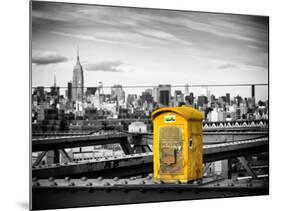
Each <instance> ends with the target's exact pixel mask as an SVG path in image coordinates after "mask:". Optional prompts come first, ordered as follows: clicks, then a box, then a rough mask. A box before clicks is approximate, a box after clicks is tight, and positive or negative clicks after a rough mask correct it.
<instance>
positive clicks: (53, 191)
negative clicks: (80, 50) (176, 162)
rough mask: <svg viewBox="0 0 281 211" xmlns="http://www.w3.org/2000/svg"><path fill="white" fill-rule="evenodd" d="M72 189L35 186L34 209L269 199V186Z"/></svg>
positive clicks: (147, 186)
mask: <svg viewBox="0 0 281 211" xmlns="http://www.w3.org/2000/svg"><path fill="white" fill-rule="evenodd" d="M69 184H70V185H69V186H57V185H56V183H55V182H54V183H53V184H52V185H51V186H49V187H46V186H43V187H41V186H33V188H32V209H33V210H36V209H54V208H56V209H58V208H69V207H86V206H100V205H115V204H130V203H144V202H162V201H179V200H194V199H210V198H226V197H239V196H253V195H268V194H269V189H268V187H267V186H254V187H250V186H247V185H245V186H242V187H241V186H239V187H235V186H233V187H232V186H217V185H216V184H215V185H214V186H213V187H210V186H209V187H204V186H198V185H188V184H179V185H172V184H160V185H157V184H151V185H150V184H143V183H142V184H137V185H122V184H121V185H111V184H108V183H105V185H104V186H91V185H92V184H91V183H90V182H88V183H87V186H79V187H76V186H75V184H74V183H71V182H70V183H69Z"/></svg>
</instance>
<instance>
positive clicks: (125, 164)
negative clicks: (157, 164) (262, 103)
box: [32, 138, 268, 178]
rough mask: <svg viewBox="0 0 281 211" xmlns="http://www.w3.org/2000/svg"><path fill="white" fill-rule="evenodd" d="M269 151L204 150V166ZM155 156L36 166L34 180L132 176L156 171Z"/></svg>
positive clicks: (233, 146) (254, 145)
mask: <svg viewBox="0 0 281 211" xmlns="http://www.w3.org/2000/svg"><path fill="white" fill-rule="evenodd" d="M266 151H268V138H260V139H253V140H246V141H239V142H230V143H223V144H214V145H205V146H203V162H204V163H206V162H213V161H217V160H223V159H229V158H233V157H238V156H243V155H251V154H257V153H260V152H266ZM152 161H153V153H152V152H150V153H140V154H132V155H125V156H121V157H115V158H114V157H112V158H109V159H100V160H88V161H84V162H79V163H78V162H77V163H68V164H54V165H49V166H37V167H33V169H32V176H35V177H38V178H48V177H51V176H52V177H63V176H67V175H81V174H86V173H89V174H97V175H98V174H104V175H108V176H109V177H113V176H131V175H137V174H146V173H150V172H152V171H153V163H152Z"/></svg>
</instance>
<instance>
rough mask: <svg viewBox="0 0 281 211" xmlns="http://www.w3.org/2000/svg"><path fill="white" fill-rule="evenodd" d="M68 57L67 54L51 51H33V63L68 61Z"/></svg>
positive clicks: (45, 63)
mask: <svg viewBox="0 0 281 211" xmlns="http://www.w3.org/2000/svg"><path fill="white" fill-rule="evenodd" d="M67 60H68V59H67V58H66V57H65V56H62V55H59V54H58V53H56V52H50V51H34V52H33V53H32V64H36V65H48V64H56V63H61V62H66V61H67Z"/></svg>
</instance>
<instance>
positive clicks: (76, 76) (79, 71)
mask: <svg viewBox="0 0 281 211" xmlns="http://www.w3.org/2000/svg"><path fill="white" fill-rule="evenodd" d="M83 90H84V75H83V68H82V65H81V64H80V58H79V48H77V62H76V64H75V66H74V69H73V80H72V100H73V101H82V99H83V96H84V92H83Z"/></svg>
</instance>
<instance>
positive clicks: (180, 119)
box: [151, 106, 203, 183]
mask: <svg viewBox="0 0 281 211" xmlns="http://www.w3.org/2000/svg"><path fill="white" fill-rule="evenodd" d="M151 118H152V121H153V154H154V155H153V178H154V181H156V182H160V181H161V182H164V183H175V182H181V183H186V182H188V181H192V180H196V179H200V178H202V174H203V173H202V172H203V170H202V169H203V153H202V151H203V149H202V119H203V117H202V113H201V112H200V111H198V110H196V109H194V108H191V107H187V106H182V107H174V108H172V107H167V108H160V109H158V110H156V111H154V112H153V113H152V116H151Z"/></svg>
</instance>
